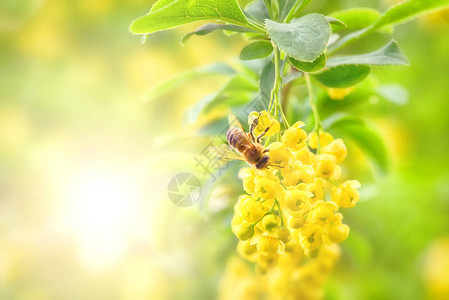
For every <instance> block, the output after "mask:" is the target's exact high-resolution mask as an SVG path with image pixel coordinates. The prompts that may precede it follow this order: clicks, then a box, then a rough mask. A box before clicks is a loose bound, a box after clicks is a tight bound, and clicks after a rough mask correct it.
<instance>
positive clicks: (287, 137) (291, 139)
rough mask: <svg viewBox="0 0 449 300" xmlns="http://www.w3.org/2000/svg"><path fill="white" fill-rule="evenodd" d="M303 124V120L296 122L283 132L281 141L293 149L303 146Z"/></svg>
mask: <svg viewBox="0 0 449 300" xmlns="http://www.w3.org/2000/svg"><path fill="white" fill-rule="evenodd" d="M303 126H304V123H303V122H296V123H295V124H293V125H292V126H291V127H290V128H288V129H287V130H286V131H285V132H284V134H283V135H282V138H281V141H282V143H284V145H285V146H286V147H287V148H289V149H291V150H293V151H298V150H300V149H302V148H304V146H305V145H306V140H307V133H306V132H305V131H304V130H303V129H301V127H303Z"/></svg>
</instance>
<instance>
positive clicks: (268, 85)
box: [259, 60, 275, 103]
mask: <svg viewBox="0 0 449 300" xmlns="http://www.w3.org/2000/svg"><path fill="white" fill-rule="evenodd" d="M274 79H275V68H274V64H273V62H272V61H271V60H270V61H269V62H267V63H266V65H265V66H264V67H263V68H262V71H261V72H260V79H259V90H260V94H261V96H262V98H263V99H264V101H265V102H266V103H268V102H269V101H270V98H271V90H272V89H273V87H274Z"/></svg>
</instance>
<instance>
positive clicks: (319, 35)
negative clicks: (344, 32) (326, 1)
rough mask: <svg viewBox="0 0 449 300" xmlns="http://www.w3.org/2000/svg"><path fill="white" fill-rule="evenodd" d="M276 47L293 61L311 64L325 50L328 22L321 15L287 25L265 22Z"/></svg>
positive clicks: (309, 16) (329, 30) (328, 30)
mask: <svg viewBox="0 0 449 300" xmlns="http://www.w3.org/2000/svg"><path fill="white" fill-rule="evenodd" d="M265 27H266V28H267V31H268V34H269V36H270V38H271V39H272V41H273V42H274V43H275V44H276V46H277V47H278V48H279V49H280V50H282V51H284V52H285V53H287V54H288V55H289V56H291V57H292V58H294V59H297V60H300V61H305V62H313V61H314V60H315V59H317V58H318V57H319V56H320V55H321V54H322V53H323V52H324V50H325V49H326V45H327V42H328V41H329V38H330V36H331V28H330V25H329V22H328V20H327V19H326V17H325V16H324V15H321V14H316V13H313V14H308V15H305V16H303V17H302V18H299V19H295V20H293V21H292V22H291V23H289V24H283V23H278V22H275V21H272V20H266V21H265Z"/></svg>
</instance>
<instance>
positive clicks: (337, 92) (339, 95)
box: [327, 86, 355, 100]
mask: <svg viewBox="0 0 449 300" xmlns="http://www.w3.org/2000/svg"><path fill="white" fill-rule="evenodd" d="M354 89H355V87H354V86H351V87H348V88H340V89H338V88H328V89H327V94H328V95H329V97H330V98H331V99H333V100H343V99H344V98H345V97H346V96H347V95H349V94H350V93H352V91H353V90H354Z"/></svg>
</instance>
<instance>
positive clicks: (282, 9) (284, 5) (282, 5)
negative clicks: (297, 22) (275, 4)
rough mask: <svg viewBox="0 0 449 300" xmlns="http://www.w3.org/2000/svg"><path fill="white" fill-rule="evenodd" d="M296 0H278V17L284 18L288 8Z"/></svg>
mask: <svg viewBox="0 0 449 300" xmlns="http://www.w3.org/2000/svg"><path fill="white" fill-rule="evenodd" d="M295 2H296V0H280V1H279V19H280V20H284V18H285V17H286V16H287V15H288V13H289V12H290V10H291V9H292V8H293V5H295Z"/></svg>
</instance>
